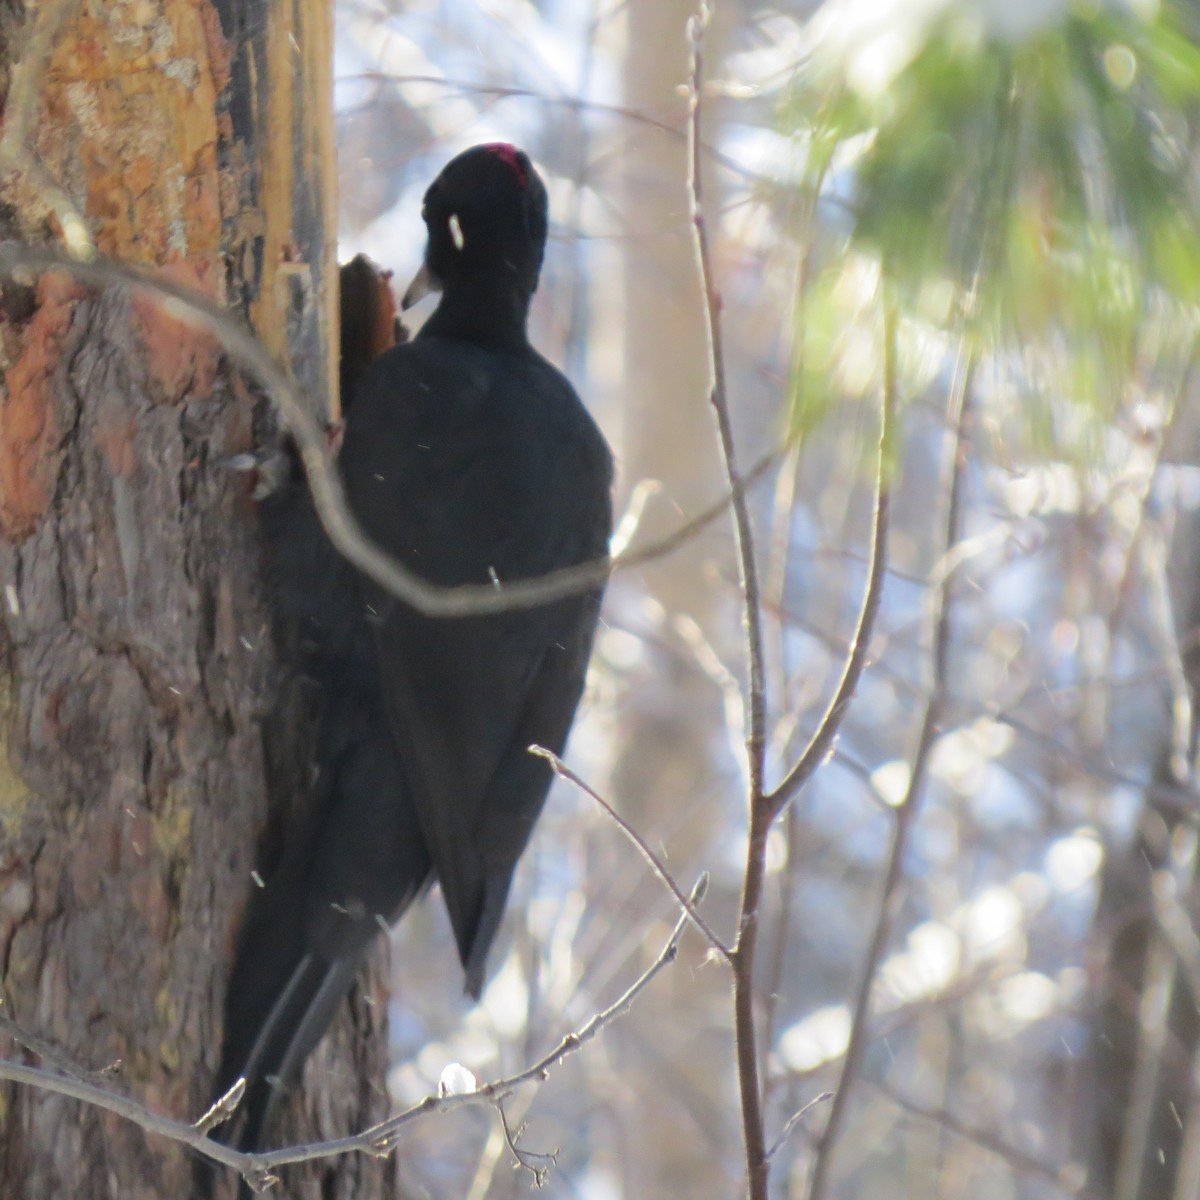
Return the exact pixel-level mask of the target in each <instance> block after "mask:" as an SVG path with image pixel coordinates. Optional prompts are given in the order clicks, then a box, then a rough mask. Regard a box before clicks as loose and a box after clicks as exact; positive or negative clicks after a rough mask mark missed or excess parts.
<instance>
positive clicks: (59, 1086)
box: [0, 1059, 256, 1173]
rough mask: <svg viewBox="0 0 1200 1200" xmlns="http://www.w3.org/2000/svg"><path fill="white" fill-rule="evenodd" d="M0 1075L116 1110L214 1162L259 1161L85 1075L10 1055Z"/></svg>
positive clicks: (240, 1164)
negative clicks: (30, 1063) (73, 1074)
mask: <svg viewBox="0 0 1200 1200" xmlns="http://www.w3.org/2000/svg"><path fill="white" fill-rule="evenodd" d="M0 1079H8V1080H11V1081H12V1082H13V1083H21V1084H25V1085H26V1086H27V1087H35V1088H38V1089H39V1090H41V1091H43V1092H55V1093H56V1094H57V1095H60V1096H69V1097H71V1098H72V1099H74V1100H81V1101H83V1102H84V1103H85V1104H91V1105H93V1106H94V1107H96V1108H103V1109H105V1110H106V1111H108V1112H111V1113H116V1115H117V1116H119V1117H124V1118H125V1119H126V1120H127V1121H132V1122H133V1123H134V1124H135V1125H138V1126H140V1127H141V1128H142V1129H144V1130H145V1131H146V1132H147V1133H155V1134H158V1135H159V1136H161V1137H165V1138H169V1139H170V1140H171V1141H173V1142H178V1143H180V1144H181V1145H184V1146H190V1147H191V1148H192V1149H193V1150H197V1151H199V1153H201V1154H203V1155H205V1156H206V1157H208V1158H211V1159H213V1160H214V1161H215V1162H219V1163H224V1164H225V1165H226V1166H229V1167H234V1168H236V1169H237V1170H239V1171H242V1172H243V1173H245V1172H248V1171H250V1170H252V1169H253V1168H254V1167H255V1165H256V1164H255V1163H254V1161H253V1159H252V1158H251V1156H249V1155H246V1154H242V1153H241V1151H239V1150H234V1149H231V1148H230V1147H229V1146H223V1145H221V1143H220V1142H214V1141H213V1140H212V1139H211V1138H209V1137H206V1136H205V1135H204V1134H203V1133H202V1132H201V1131H200V1130H199V1129H197V1128H196V1126H195V1125H193V1124H191V1123H190V1122H186V1121H176V1120H174V1119H173V1118H171V1117H163V1116H160V1115H159V1114H158V1113H155V1112H151V1111H150V1109H148V1108H146V1106H145V1105H143V1104H140V1103H139V1102H138V1101H136V1100H130V1099H129V1098H127V1097H125V1096H122V1095H119V1094H118V1093H116V1092H113V1091H110V1090H109V1089H108V1088H102V1087H98V1086H97V1085H96V1084H94V1083H86V1082H85V1081H84V1080H82V1079H74V1078H70V1077H68V1076H66V1075H62V1074H59V1073H58V1072H57V1071H48V1070H46V1069H45V1068H42V1067H27V1066H26V1065H25V1064H24V1063H17V1062H12V1061H11V1060H9V1059H0Z"/></svg>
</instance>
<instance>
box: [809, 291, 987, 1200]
mask: <svg viewBox="0 0 1200 1200" xmlns="http://www.w3.org/2000/svg"><path fill="white" fill-rule="evenodd" d="M896 320H897V316H896V304H895V299H894V297H892V296H890V295H889V296H887V298H886V299H885V302H884V376H885V379H886V381H887V382H886V383H885V390H886V391H892V392H894V390H895V386H896V385H895V372H896ZM974 361H975V360H974V350H973V348H972V347H971V345H970V343H969V341H968V339H967V338H966V337H965V336H964V338H963V340H962V342H961V344H960V347H959V357H958V364H957V368H956V371H955V378H954V385H953V387H952V389H951V395H950V410H951V413H956V414H957V421H956V432H955V436H954V441H953V443H952V444H951V447H950V452H949V461H948V463H947V470H948V473H949V486H948V499H947V503H946V517H945V537H944V545H945V551H946V555H947V558H948V560H949V555H950V552H951V551H952V550H953V548H954V546H955V544H956V543H957V542H958V539H959V536H960V528H961V525H962V512H963V492H964V485H965V474H966V470H965V467H966V449H967V442H968V437H969V429H970V412H971V406H970V388H971V377H972V374H973V371H974ZM955 579H956V574H955V572H954V571H952V570H947V572H946V573H945V574H944V575H943V577H942V580H941V583H940V585H939V586H938V588H937V589H936V590H935V592H934V598H933V612H932V614H931V617H932V620H931V624H932V630H933V665H932V681H931V686H930V692H929V699H928V700H927V701H926V704H925V712H924V716H923V718H922V721H921V731H920V734H919V736H918V738H917V747H916V750H915V751H914V753H913V761H912V770H911V773H910V776H909V782H908V788H907V789H906V792H905V795H904V798H903V800H901V802H900V804H899V805H898V806H897V808H896V813H895V826H894V828H893V830H892V844H891V848H890V851H889V853H888V861H887V869H886V871H885V873H884V879H883V886H882V888H881V891H880V897H879V907H878V913H877V916H876V920H875V928H874V931H873V932H872V935H871V940H870V943H869V945H868V947H867V953H866V958H865V961H864V963H863V969H862V978H861V980H860V981H859V986H858V993H857V996H856V998H855V1003H854V1016H853V1019H852V1021H851V1026H850V1039H849V1042H848V1043H847V1046H846V1055H845V1058H844V1059H843V1060H842V1070H841V1075H840V1076H839V1078H838V1086H837V1091H836V1093H835V1095H834V1098H833V1104H832V1105H831V1107H830V1110H829V1121H828V1123H827V1124H826V1126H825V1130H824V1132H823V1133H822V1134H821V1137H820V1140H819V1141H818V1143H817V1149H816V1153H815V1154H814V1156H813V1166H812V1176H811V1181H810V1185H809V1193H808V1200H824V1196H825V1194H826V1191H827V1189H828V1185H829V1180H830V1177H831V1173H832V1167H833V1155H834V1150H835V1148H836V1146H837V1142H838V1138H839V1136H840V1134H841V1130H842V1125H843V1123H844V1121H845V1117H846V1113H847V1112H848V1110H849V1103H850V1095H851V1092H852V1091H853V1088H854V1083H855V1080H856V1079H857V1077H858V1073H859V1071H860V1070H861V1068H862V1061H863V1056H864V1054H865V1052H866V1047H867V1041H868V1038H869V1035H870V1016H871V993H872V991H873V990H874V986H875V978H876V976H877V974H878V972H879V966H880V963H881V962H882V961H883V955H884V952H885V950H886V949H887V944H888V939H889V938H890V936H891V929H892V920H893V918H894V916H895V911H896V898H897V896H898V894H899V890H900V884H901V881H902V880H903V878H904V856H905V851H906V850H907V848H908V839H909V835H910V833H911V831H912V829H913V826H914V825H915V824H916V818H917V813H918V812H919V811H920V805H921V799H922V798H923V795H924V790H925V778H926V775H927V773H928V769H929V758H930V752H931V750H932V749H933V745H934V742H935V741H936V739H937V735H938V732H939V730H940V725H941V721H942V715H943V712H944V710H945V707H946V700H947V666H948V662H949V656H950V641H951V636H950V635H951V627H950V622H951V599H952V591H953V584H954V582H955Z"/></svg>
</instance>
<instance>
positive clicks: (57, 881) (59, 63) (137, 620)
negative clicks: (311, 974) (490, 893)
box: [0, 0, 387, 1200]
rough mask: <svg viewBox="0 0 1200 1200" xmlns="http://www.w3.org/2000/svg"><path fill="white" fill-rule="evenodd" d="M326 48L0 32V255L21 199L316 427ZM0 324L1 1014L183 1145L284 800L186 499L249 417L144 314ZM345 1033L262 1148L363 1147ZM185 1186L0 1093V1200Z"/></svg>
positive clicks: (247, 36) (228, 27)
mask: <svg viewBox="0 0 1200 1200" xmlns="http://www.w3.org/2000/svg"><path fill="white" fill-rule="evenodd" d="M56 10H57V15H58V16H59V19H61V20H62V21H63V22H64V24H63V25H62V27H61V28H60V29H59V30H57V33H56V36H55V38H54V39H53V41H52V42H51V43H50V45H51V46H52V49H51V50H50V52H49V56H48V58H47V59H46V61H45V62H43V63H39V64H34V65H35V68H36V69H35V70H33V71H28V70H27V71H25V72H24V73H23V72H22V71H21V70H19V69H18V70H16V71H14V70H13V68H14V67H18V66H19V63H20V55H21V54H22V53H26V54H29V53H31V52H32V51H31V50H30V47H31V46H35V45H36V40H31V39H30V37H29V33H30V28H29V25H30V24H31V23H32V22H33V21H34V19H35V14H36V12H37V11H40V12H41V13H43V14H48V15H50V16H54V15H56ZM23 22H25V24H22V23H23ZM331 36H332V17H331V13H330V6H328V5H327V4H324V3H321V2H320V0H217V2H215V3H214V2H211V0H161V2H159V3H155V4H149V3H140V2H138V0H85V2H83V3H75V4H71V3H67V4H57V5H55V4H51V3H47V2H43V3H42V4H41V5H40V6H38V10H34V13H31V14H30V15H28V17H27V15H26V14H25V13H24V12H23V11H22V8H21V6H20V5H14V4H12V3H11V2H9V0H0V98H2V99H3V101H4V114H5V119H6V122H7V121H8V120H10V119H15V118H14V114H16V113H17V112H18V111H19V109H20V107H21V106H23V105H32V106H34V119H33V120H32V121H30V123H29V126H28V128H29V130H30V135H29V138H28V141H27V144H26V147H25V148H26V149H27V150H29V151H31V152H32V155H33V158H34V160H35V161H36V163H37V164H39V165H40V168H41V170H40V171H34V172H30V171H21V170H17V171H9V172H7V173H5V174H3V175H0V236H2V237H20V238H23V239H24V240H45V239H46V238H47V237H51V238H53V237H56V236H58V235H59V234H61V232H62V226H61V225H60V224H59V218H61V215H62V212H63V209H62V206H61V205H59V206H58V207H57V209H55V207H54V205H53V204H52V203H51V201H52V199H53V197H52V195H51V193H50V192H49V191H48V189H47V188H46V187H45V186H44V183H40V182H39V178H38V176H39V175H40V176H44V177H45V178H48V179H50V180H53V181H54V182H55V183H56V184H57V185H58V187H60V188H61V189H62V190H63V191H64V192H65V194H66V195H67V196H68V197H69V199H70V201H71V203H73V205H74V206H75V208H76V210H77V211H78V213H79V214H80V215H81V216H82V217H83V219H84V221H85V223H86V225H87V227H88V229H89V230H90V231H91V234H92V236H93V237H94V239H95V242H96V245H97V247H98V249H99V250H100V252H101V253H102V254H104V255H106V256H110V257H113V258H117V259H121V260H124V261H127V262H133V263H136V264H139V265H141V266H144V267H147V268H150V269H152V270H158V271H161V272H162V274H163V275H164V276H165V277H169V278H172V279H174V280H177V281H180V282H183V283H186V284H188V285H190V286H192V287H194V288H197V289H199V290H201V291H203V292H205V293H207V294H208V295H209V296H211V297H213V298H214V299H216V300H218V301H219V302H222V303H225V304H226V305H227V306H228V307H229V309H230V312H231V314H232V315H234V317H235V318H236V317H239V316H240V317H243V318H249V319H250V320H251V321H252V322H253V324H254V326H255V328H256V330H257V332H258V334H259V336H260V337H261V338H262V339H263V341H264V342H265V343H266V345H267V346H268V348H269V349H270V350H271V351H272V352H273V353H274V354H275V355H276V356H278V357H279V358H281V359H283V360H284V361H286V362H287V363H288V365H289V367H290V369H291V371H292V374H293V375H294V377H295V378H296V380H297V382H298V383H299V384H300V385H301V388H302V390H303V392H304V394H305V395H307V396H309V397H311V398H312V400H313V403H314V406H317V405H319V404H320V403H321V399H320V398H323V397H332V396H333V395H334V394H335V388H334V387H333V385H332V382H333V380H335V378H336V365H337V364H336V362H335V361H334V356H333V355H332V354H331V352H330V348H331V346H333V345H335V344H336V324H335V319H334V317H333V308H332V305H333V284H334V281H335V279H336V275H335V273H334V267H335V263H334V260H333V252H334V241H333V235H332V233H331V230H332V227H333V220H332V208H333V205H332V202H331V198H330V191H331V180H332V178H333V172H332V166H333V145H332V134H331V130H332V121H331V111H330V108H331V86H330V77H331V76H330V67H331V54H332V47H331ZM28 66H29V61H28V59H27V60H26V67H28ZM30 80H32V87H30V86H29V83H30ZM10 84H11V87H10ZM56 214H57V215H56ZM0 320H2V321H3V324H2V325H0V373H2V380H3V384H2V388H0V534H2V538H0V590H2V592H3V595H2V597H0V622H2V626H0V650H2V652H3V656H4V657H3V671H2V675H0V703H2V704H3V707H4V713H5V716H6V720H5V722H4V726H3V730H2V731H0V736H2V737H3V745H2V750H3V753H0V828H2V830H3V834H2V840H0V953H2V954H3V959H2V964H3V999H4V1004H5V1009H4V1011H5V1013H6V1014H7V1015H8V1016H9V1017H10V1018H12V1019H14V1020H16V1021H17V1022H18V1023H19V1024H20V1025H22V1026H23V1027H25V1028H26V1029H27V1030H28V1031H30V1032H32V1033H35V1034H37V1035H38V1036H40V1037H41V1038H43V1039H44V1040H45V1041H47V1042H49V1043H52V1044H54V1045H56V1046H57V1047H58V1048H60V1050H61V1051H62V1052H63V1053H64V1054H65V1055H67V1056H68V1057H69V1058H70V1059H72V1060H73V1061H74V1062H75V1063H77V1064H78V1065H79V1066H80V1067H82V1068H85V1069H89V1070H99V1069H102V1068H104V1067H106V1066H108V1065H109V1064H112V1063H114V1062H115V1061H117V1060H120V1063H121V1066H120V1069H119V1071H118V1072H117V1073H115V1074H114V1075H113V1076H112V1077H111V1078H110V1080H109V1083H110V1086H113V1087H116V1088H121V1089H125V1090H126V1091H127V1092H128V1093H129V1094H131V1095H133V1096H136V1097H138V1098H139V1099H141V1100H143V1101H144V1102H145V1103H146V1104H148V1105H149V1106H151V1107H152V1108H154V1109H155V1110H157V1111H160V1112H164V1113H168V1114H170V1115H173V1116H175V1117H178V1118H180V1119H189V1118H194V1117H196V1116H197V1115H198V1114H199V1113H200V1112H201V1111H203V1109H204V1108H205V1107H207V1105H208V1103H209V1101H210V1099H211V1096H210V1094H209V1093H210V1087H211V1082H212V1074H213V1070H214V1067H215V1063H216V1059H217V1055H218V1053H219V1050H220V1020H221V1007H222V1003H223V995H224V981H225V978H226V974H227V972H228V968H229V965H230V959H231V952H232V945H233V935H234V932H235V930H236V926H237V921H238V917H239V914H240V912H241V910H242V908H243V906H244V903H245V900H246V897H247V895H248V893H249V888H250V887H251V886H252V884H251V877H250V873H251V870H252V869H254V868H256V867H257V868H259V869H261V870H264V871H265V870H266V869H268V868H269V866H270V862H269V854H267V853H263V854H260V853H259V850H258V848H257V847H256V839H257V837H258V835H259V833H260V831H261V830H262V828H263V826H264V822H265V821H267V819H268V814H270V815H271V817H272V820H271V822H270V827H271V828H272V829H273V830H275V831H276V832H275V835H274V836H272V837H270V838H268V839H266V840H265V841H264V842H263V845H264V846H268V845H271V844H276V843H277V842H278V836H277V827H278V824H279V820H280V817H281V816H282V815H284V814H286V813H287V812H288V811H289V810H290V808H291V807H292V806H293V805H294V804H295V803H296V802H297V801H298V800H299V799H300V798H301V797H302V793H303V790H304V783H305V781H306V780H307V777H308V769H307V761H306V756H305V747H306V745H307V744H308V739H307V735H306V731H305V728H304V705H303V703H302V701H301V698H300V696H299V694H298V691H297V687H296V685H295V683H294V680H293V679H292V677H291V675H290V674H289V672H288V671H287V669H286V664H281V663H280V662H279V661H278V660H277V658H276V654H275V649H274V645H273V641H272V636H271V627H270V613H269V611H268V607H267V604H266V602H265V597H264V591H263V586H262V582H261V578H260V576H261V571H260V546H259V536H258V529H257V522H256V518H255V513H254V507H253V504H252V503H251V501H250V499H249V497H248V488H247V484H246V482H245V480H244V477H241V476H237V475H235V474H233V473H232V472H230V471H228V470H226V469H224V468H223V467H222V466H221V465H220V460H221V459H222V458H224V457H225V456H227V455H231V454H235V453H238V452H240V451H244V450H246V449H248V448H249V447H250V446H251V444H252V440H253V439H252V434H253V432H254V428H255V424H256V422H255V415H256V411H257V412H258V413H259V415H260V417H261V413H262V405H261V404H257V405H256V401H255V399H254V397H253V396H252V395H251V394H250V392H249V390H248V389H247V387H246V385H245V384H244V382H243V381H242V380H240V379H239V378H238V377H237V375H236V374H235V373H234V372H232V371H230V370H229V369H228V368H227V366H226V364H225V363H224V361H223V358H222V355H221V353H220V351H219V348H218V347H217V346H216V345H215V343H213V342H212V341H211V340H209V339H207V338H205V337H203V336H200V335H197V334H195V333H193V332H191V331H189V330H187V329H186V328H184V327H183V326H182V325H180V324H178V323H177V322H176V321H174V320H173V319H172V318H171V317H169V316H168V315H167V314H166V313H164V312H163V310H162V308H161V307H160V306H159V305H157V304H156V303H155V302H154V301H153V300H151V299H149V298H147V297H144V296H140V295H139V296H137V297H131V296H130V295H129V294H127V293H126V292H124V291H121V290H109V291H106V292H104V293H97V292H91V291H88V290H87V289H84V288H82V287H80V286H79V285H77V284H76V283H74V282H73V281H72V280H70V279H69V278H67V277H66V276H64V275H61V274H54V275H46V276H44V277H42V278H41V279H39V280H36V281H33V282H31V284H30V286H13V285H6V287H5V290H4V304H3V309H2V312H0ZM259 424H260V425H261V421H260V422H259ZM268 426H269V423H268ZM369 999H370V998H369V997H366V996H365V995H363V994H362V993H361V992H360V993H359V994H357V995H356V996H355V998H354V1000H353V1003H352V1005H351V1006H350V1011H349V1012H348V1013H346V1014H344V1015H343V1017H342V1018H341V1019H340V1020H339V1021H338V1023H337V1024H336V1026H335V1029H334V1030H333V1032H332V1034H331V1037H330V1038H329V1039H328V1040H327V1042H326V1043H325V1045H324V1047H323V1048H322V1050H321V1051H319V1052H318V1053H317V1054H316V1055H314V1057H313V1060H312V1062H310V1064H309V1070H308V1072H307V1074H306V1077H305V1088H304V1093H303V1100H302V1105H303V1108H302V1110H300V1111H297V1113H296V1114H294V1116H293V1118H292V1119H291V1120H290V1121H289V1127H288V1129H287V1130H286V1131H285V1132H286V1136H287V1137H289V1138H294V1139H309V1138H315V1137H326V1136H332V1135H334V1134H337V1133H344V1132H347V1131H349V1130H350V1129H352V1128H357V1127H361V1126H363V1125H365V1124H367V1123H368V1122H369V1121H371V1120H374V1119H376V1118H377V1117H378V1116H379V1115H380V1112H381V1109H382V1108H383V1104H384V1102H383V1089H382V1081H383V1069H384V1050H385V1039H384V1032H383V1030H384V1013H385V1009H386V1005H384V1004H382V1003H368V1002H367V1001H368V1000H369ZM335 1062H336V1064H337V1070H336V1073H334V1074H327V1073H328V1072H329V1071H330V1069H331V1064H333V1063H335ZM317 1169H318V1170H321V1171H322V1172H323V1173H324V1182H325V1186H326V1190H324V1191H323V1192H322V1194H323V1195H325V1196H335V1195H336V1196H350V1195H354V1196H356V1197H374V1196H378V1195H382V1194H383V1188H384V1186H385V1180H386V1176H387V1168H386V1167H385V1166H383V1165H379V1164H375V1163H373V1162H369V1161H368V1160H366V1159H363V1158H359V1157H355V1158H345V1159H341V1160H336V1161H334V1162H332V1163H330V1164H327V1165H326V1166H324V1167H321V1168H317ZM191 1179H192V1163H191V1160H190V1158H189V1157H188V1156H186V1155H184V1154H183V1153H182V1152H180V1151H179V1150H178V1149H177V1148H175V1147H172V1146H170V1145H168V1144H166V1143H165V1142H163V1141H160V1140H156V1139H153V1138H150V1137H148V1136H147V1135H145V1134H144V1133H142V1132H141V1130H139V1129H138V1128H136V1127H134V1126H133V1125H130V1124H128V1123H125V1122H123V1121H121V1120H119V1119H117V1118H116V1117H113V1116H111V1115H109V1114H106V1113H101V1112H98V1111H95V1110H90V1109H87V1108H85V1107H83V1106H81V1105H79V1104H77V1103H76V1102H74V1101H71V1100H67V1099H64V1098H61V1097H58V1096H53V1095H49V1094H44V1093H40V1092H38V1091H36V1090H30V1089H24V1088H20V1087H17V1086H15V1085H3V1091H2V1092H0V1195H4V1196H12V1197H17V1196H30V1197H32V1196H80V1197H83V1196H86V1197H88V1198H89V1200H98V1198H100V1197H107V1196H112V1197H116V1196H120V1197H122V1200H132V1198H135V1197H147V1198H150V1197H155V1198H159V1197H162V1196H167V1195H170V1196H184V1195H187V1194H188V1193H189V1191H190V1189H191ZM293 1194H297V1193H295V1192H293Z"/></svg>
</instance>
